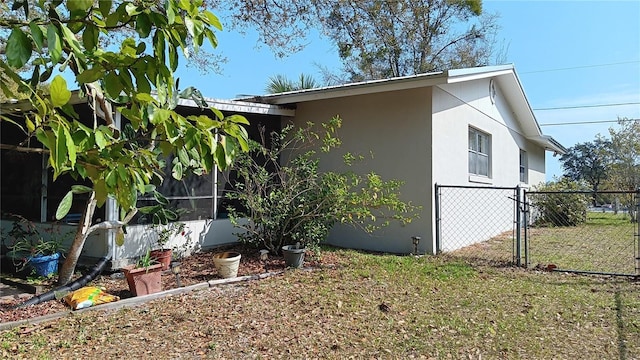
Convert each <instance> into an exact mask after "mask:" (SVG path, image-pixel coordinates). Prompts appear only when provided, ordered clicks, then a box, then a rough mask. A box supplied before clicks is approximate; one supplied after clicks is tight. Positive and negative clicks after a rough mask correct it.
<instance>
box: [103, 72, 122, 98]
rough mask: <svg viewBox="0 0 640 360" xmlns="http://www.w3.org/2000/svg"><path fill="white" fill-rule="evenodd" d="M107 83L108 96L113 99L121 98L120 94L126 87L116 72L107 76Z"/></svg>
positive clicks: (105, 79) (105, 80)
mask: <svg viewBox="0 0 640 360" xmlns="http://www.w3.org/2000/svg"><path fill="white" fill-rule="evenodd" d="M104 82H105V90H106V91H107V94H109V96H111V97H112V98H117V97H118V96H120V92H121V91H122V90H123V89H124V86H123V85H122V83H121V82H120V78H119V77H118V74H116V73H115V71H110V72H108V73H107V76H105V78H104Z"/></svg>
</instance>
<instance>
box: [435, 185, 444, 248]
mask: <svg viewBox="0 0 640 360" xmlns="http://www.w3.org/2000/svg"><path fill="white" fill-rule="evenodd" d="M434 190H435V207H436V208H435V216H436V248H435V249H434V254H435V255H438V254H440V253H441V252H442V243H441V240H442V239H441V236H442V234H440V187H439V186H438V183H436V184H434Z"/></svg>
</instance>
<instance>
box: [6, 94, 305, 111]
mask: <svg viewBox="0 0 640 360" xmlns="http://www.w3.org/2000/svg"><path fill="white" fill-rule="evenodd" d="M204 100H205V101H206V102H207V104H208V105H209V106H211V107H214V108H216V109H218V110H220V111H229V112H234V113H247V114H264V115H282V116H293V115H294V114H295V111H294V110H293V109H290V108H285V107H283V106H278V105H273V104H267V103H257V102H247V101H239V100H222V99H214V98H205V99H204ZM87 101H88V98H87V96H85V95H83V93H82V92H80V91H79V90H74V91H72V92H71V99H70V100H69V103H70V104H71V105H77V104H82V103H86V102H87ZM178 106H185V107H193V108H197V107H198V104H196V102H195V101H193V100H191V99H178ZM32 108H33V107H32V105H31V102H30V101H29V100H9V101H7V102H4V103H2V102H0V111H2V112H3V113H4V114H6V115H10V114H20V113H22V112H25V111H29V110H31V109H32Z"/></svg>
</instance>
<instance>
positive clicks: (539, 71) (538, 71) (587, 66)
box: [519, 60, 640, 74]
mask: <svg viewBox="0 0 640 360" xmlns="http://www.w3.org/2000/svg"><path fill="white" fill-rule="evenodd" d="M635 63H640V60H633V61H623V62H617V63H609V64H596V65H583V66H573V67H567V68H558V69H546V70H534V71H525V72H521V73H519V74H537V73H543V72H552V71H565V70H576V69H587V68H594V67H603V66H613V65H624V64H635Z"/></svg>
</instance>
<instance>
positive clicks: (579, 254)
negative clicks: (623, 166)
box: [523, 190, 640, 276]
mask: <svg viewBox="0 0 640 360" xmlns="http://www.w3.org/2000/svg"><path fill="white" fill-rule="evenodd" d="M523 200H524V207H525V209H524V210H525V211H524V216H523V221H524V223H525V225H526V227H525V234H524V253H525V263H526V265H527V266H528V267H535V268H543V269H546V270H556V271H566V272H576V273H588V274H602V275H624V276H639V275H640V241H639V240H640V239H639V236H640V235H639V234H640V225H639V221H638V220H640V215H639V210H640V190H638V191H635V192H634V191H602V192H597V193H595V192H588V191H587V192H585V191H525V192H524V195H523Z"/></svg>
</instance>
